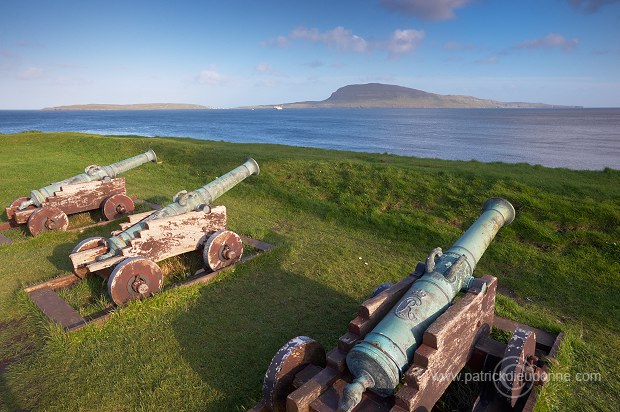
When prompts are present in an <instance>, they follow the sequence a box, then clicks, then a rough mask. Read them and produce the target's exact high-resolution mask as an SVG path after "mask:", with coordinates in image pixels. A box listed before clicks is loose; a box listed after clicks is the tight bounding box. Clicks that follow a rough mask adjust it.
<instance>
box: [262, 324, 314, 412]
mask: <svg viewBox="0 0 620 412" xmlns="http://www.w3.org/2000/svg"><path fill="white" fill-rule="evenodd" d="M325 363H326V355H325V349H324V348H323V346H322V345H321V344H320V343H318V342H316V341H315V340H314V339H311V338H309V337H307V336H298V337H296V338H294V339H291V340H290V341H288V342H287V343H286V344H285V345H284V346H282V347H281V348H280V349H279V350H278V351H277V352H276V354H275V355H274V357H273V359H272V360H271V363H270V364H269V368H268V369H267V373H266V374H265V379H264V380H263V399H264V400H265V402H266V403H267V407H268V408H269V410H271V411H273V412H284V411H286V397H287V396H288V395H289V394H290V393H291V392H292V391H293V389H294V388H293V382H294V380H295V375H296V374H297V373H299V372H300V371H301V370H303V369H304V368H305V367H307V366H308V365H315V366H318V367H320V368H324V367H325Z"/></svg>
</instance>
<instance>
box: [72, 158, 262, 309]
mask: <svg viewBox="0 0 620 412" xmlns="http://www.w3.org/2000/svg"><path fill="white" fill-rule="evenodd" d="M259 171H260V169H259V166H258V163H256V161H255V160H254V159H252V158H249V159H247V160H246V161H245V162H244V163H243V164H242V165H240V166H238V167H236V168H235V169H233V170H231V171H230V172H228V173H226V174H225V175H223V176H221V177H218V178H216V179H215V180H213V181H212V182H210V183H208V184H206V185H205V186H203V187H201V188H199V189H197V190H194V191H192V192H187V191H185V190H183V191H181V192H178V193H177V194H176V195H175V196H174V197H173V202H172V203H171V204H169V205H167V206H165V207H163V208H161V209H159V210H156V211H151V212H146V213H142V214H138V215H134V216H130V218H129V223H125V224H121V230H120V231H116V232H113V233H112V237H110V238H108V239H105V238H103V237H92V238H88V239H85V240H83V241H81V242H80V243H78V244H77V245H76V246H75V247H74V249H73V251H72V252H71V254H70V256H69V258H70V260H71V264H72V266H73V272H74V274H75V275H76V276H77V277H79V278H83V277H84V276H86V275H88V274H89V273H95V274H98V275H100V276H101V277H103V278H105V279H107V287H108V294H109V295H110V298H111V299H112V301H113V302H114V303H115V304H116V305H122V304H124V303H126V302H127V301H129V300H131V299H139V298H142V297H147V296H150V295H152V294H153V293H155V292H157V291H159V290H161V287H162V282H163V276H162V271H161V269H160V268H159V266H158V265H157V263H156V262H159V261H161V260H164V259H166V258H169V257H172V256H176V255H179V254H181V253H186V252H189V251H195V250H201V251H202V254H203V261H204V264H205V266H206V267H207V268H209V269H210V270H212V271H217V270H220V269H222V268H225V267H228V266H230V265H232V264H234V263H236V262H238V261H239V260H240V259H241V256H242V254H243V243H242V240H241V238H240V236H239V235H237V234H236V233H234V232H232V231H230V230H227V229H226V207H225V206H213V205H212V203H213V201H214V200H215V199H217V198H218V197H220V196H221V195H223V194H224V193H226V192H227V191H228V190H230V189H231V188H233V187H234V186H236V185H237V184H238V183H240V182H241V181H243V180H244V179H246V178H247V177H249V176H251V175H257V174H258V173H259Z"/></svg>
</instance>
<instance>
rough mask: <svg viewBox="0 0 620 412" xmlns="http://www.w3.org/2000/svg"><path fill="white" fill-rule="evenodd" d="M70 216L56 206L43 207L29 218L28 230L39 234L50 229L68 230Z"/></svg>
mask: <svg viewBox="0 0 620 412" xmlns="http://www.w3.org/2000/svg"><path fill="white" fill-rule="evenodd" d="M67 227H69V218H68V217H67V215H66V214H65V212H63V211H62V210H60V209H58V208H56V207H42V208H40V209H39V210H37V211H35V212H34V213H33V214H31V215H30V217H29V218H28V230H29V231H30V233H31V234H32V236H37V235H39V234H41V233H43V232H47V231H50V230H67Z"/></svg>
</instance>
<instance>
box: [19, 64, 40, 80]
mask: <svg viewBox="0 0 620 412" xmlns="http://www.w3.org/2000/svg"><path fill="white" fill-rule="evenodd" d="M17 77H18V78H19V79H21V80H34V79H39V78H41V77H43V69H41V68H39V67H28V68H27V69H24V70H22V71H20V72H19V73H17Z"/></svg>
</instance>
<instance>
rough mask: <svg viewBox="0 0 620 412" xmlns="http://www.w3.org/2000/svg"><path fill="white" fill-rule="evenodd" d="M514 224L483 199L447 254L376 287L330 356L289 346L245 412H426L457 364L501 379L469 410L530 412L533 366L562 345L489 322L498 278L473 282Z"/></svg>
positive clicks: (540, 368) (300, 340)
mask: <svg viewBox="0 0 620 412" xmlns="http://www.w3.org/2000/svg"><path fill="white" fill-rule="evenodd" d="M514 217H515V211H514V208H513V206H512V205H511V204H510V203H509V202H508V201H506V200H504V199H500V198H491V199H489V200H488V201H487V202H485V204H484V206H483V212H482V214H481V216H480V217H479V218H478V219H477V220H476V222H474V223H473V224H472V226H471V227H470V228H469V229H468V230H467V231H466V232H465V233H464V234H463V235H462V236H461V237H460V238H459V239H458V240H457V241H456V242H455V243H454V245H453V246H452V247H451V248H449V249H448V250H447V251H445V252H442V250H441V249H440V248H436V249H434V250H433V251H431V253H430V254H429V255H428V256H427V258H426V260H425V262H424V263H422V262H420V263H418V265H417V266H416V269H415V271H414V272H412V273H411V274H410V275H409V276H408V277H406V278H405V279H403V280H402V281H400V282H398V283H396V284H394V285H392V284H382V285H379V286H378V287H377V289H376V290H375V292H373V294H372V295H371V298H370V299H368V300H367V301H365V302H364V303H363V304H362V305H361V306H360V308H359V312H358V316H357V317H356V318H355V319H353V321H351V323H350V324H349V327H348V331H347V333H346V334H344V335H343V336H342V337H341V338H340V340H339V343H338V347H337V348H335V349H334V350H332V351H331V352H329V353H326V352H325V350H324V349H323V347H322V346H321V345H320V344H319V343H317V342H316V341H314V340H312V339H310V338H308V337H305V336H299V337H297V338H295V339H292V340H291V341H289V342H288V343H287V344H286V345H284V346H283V347H282V348H281V349H280V350H279V351H278V352H277V353H276V355H275V356H274V357H273V359H272V361H271V364H270V365H269V368H268V369H267V373H266V374H265V378H264V382H263V399H262V400H261V402H259V404H257V405H256V406H255V407H254V408H253V409H251V411H252V412H273V411H314V412H318V411H352V410H354V411H392V412H402V411H428V410H430V409H431V408H432V407H433V405H434V404H435V403H436V402H437V400H438V399H439V398H440V396H441V395H442V394H443V392H444V391H445V390H446V388H447V387H448V385H449V384H450V383H451V382H452V380H453V378H455V377H457V375H458V374H459V372H460V371H461V369H462V368H463V367H464V366H466V365H468V366H469V367H471V368H473V370H476V371H482V372H488V374H489V375H488V376H492V377H493V376H498V375H493V373H494V372H498V371H499V372H502V373H500V374H499V376H501V377H502V378H501V379H496V380H493V379H489V380H488V382H489V383H488V385H487V386H485V387H484V388H483V391H482V392H481V393H480V396H479V398H478V399H477V400H476V402H475V404H474V406H473V410H475V411H478V412H481V411H504V410H505V411H529V410H531V408H532V407H533V404H534V403H535V400H536V391H532V388H533V386H534V385H541V384H544V382H545V379H546V364H545V363H544V362H543V361H542V360H541V359H542V358H543V357H546V358H548V359H549V358H552V357H553V356H555V352H556V351H557V349H558V347H559V344H560V341H561V339H562V336H561V334H558V335H556V336H553V335H552V334H550V333H548V332H546V331H542V330H538V329H534V328H531V327H529V326H527V325H522V324H517V323H516V322H512V321H509V320H507V319H502V318H498V317H495V316H494V303H495V293H496V286H497V279H496V278H494V277H492V276H483V277H482V278H474V277H473V271H474V269H475V267H476V265H477V263H478V261H479V260H480V258H481V257H482V255H483V253H484V251H485V250H486V249H487V247H488V246H489V245H490V243H491V241H492V240H493V238H494V237H495V235H496V234H497V232H498V231H499V229H500V228H501V227H502V226H504V225H507V224H509V223H510V222H512V221H513V219H514ZM461 292H462V293H463V295H462V296H461V297H460V298H459V299H456V300H455V297H456V296H457V294H459V293H461ZM492 327H495V328H499V329H502V330H506V331H510V332H512V333H513V335H512V338H511V340H510V341H509V342H508V344H505V343H502V342H498V341H495V340H493V339H491V338H490V332H491V328H492ZM509 372H510V373H509ZM525 372H528V373H527V374H526V373H525Z"/></svg>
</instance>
